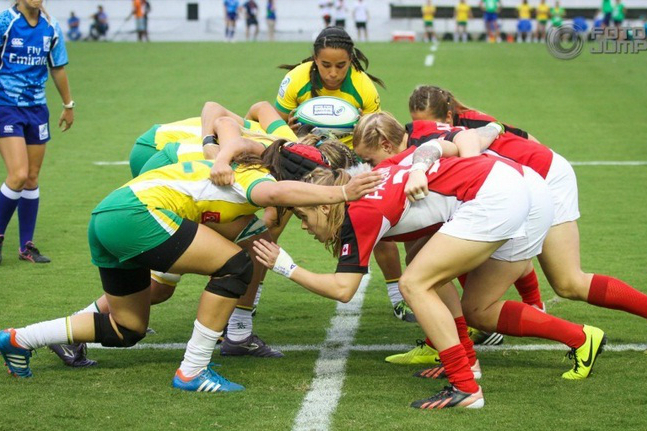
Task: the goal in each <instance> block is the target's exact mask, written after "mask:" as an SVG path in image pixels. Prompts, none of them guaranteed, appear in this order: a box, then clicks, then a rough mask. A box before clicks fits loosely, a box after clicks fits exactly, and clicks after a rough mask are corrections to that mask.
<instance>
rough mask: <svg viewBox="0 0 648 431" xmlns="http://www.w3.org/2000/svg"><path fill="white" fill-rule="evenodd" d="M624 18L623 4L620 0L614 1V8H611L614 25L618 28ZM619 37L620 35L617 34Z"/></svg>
mask: <svg viewBox="0 0 648 431" xmlns="http://www.w3.org/2000/svg"><path fill="white" fill-rule="evenodd" d="M624 20H625V5H624V4H623V3H621V0H616V1H615V3H614V8H613V9H612V21H614V26H615V27H616V28H620V27H621V26H622V25H623V21H624ZM619 38H621V35H620V34H619Z"/></svg>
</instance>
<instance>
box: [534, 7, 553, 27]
mask: <svg viewBox="0 0 648 431" xmlns="http://www.w3.org/2000/svg"><path fill="white" fill-rule="evenodd" d="M550 10H551V8H550V7H549V5H548V4H546V3H540V4H539V5H538V6H537V7H536V19H537V20H538V21H540V22H541V23H545V22H547V21H548V20H549V11H550Z"/></svg>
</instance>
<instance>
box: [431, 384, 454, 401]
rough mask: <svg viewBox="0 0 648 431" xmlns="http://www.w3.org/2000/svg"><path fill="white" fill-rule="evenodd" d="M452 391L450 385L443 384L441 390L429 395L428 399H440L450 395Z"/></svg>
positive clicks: (452, 388)
mask: <svg viewBox="0 0 648 431" xmlns="http://www.w3.org/2000/svg"><path fill="white" fill-rule="evenodd" d="M453 393H454V387H452V385H450V386H444V387H443V389H441V392H439V393H438V394H436V395H434V396H432V397H430V398H429V400H430V401H432V400H434V401H436V400H440V399H443V398H446V397H451V396H452V394H453Z"/></svg>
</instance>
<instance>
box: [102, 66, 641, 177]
mask: <svg viewBox="0 0 648 431" xmlns="http://www.w3.org/2000/svg"><path fill="white" fill-rule="evenodd" d="M428 62H429V63H430V64H428ZM433 64H434V55H432V54H429V55H428V56H427V57H425V65H426V66H432V65H433ZM569 163H570V164H571V165H572V166H645V165H646V161H645V160H630V161H615V160H598V161H597V160H595V161H589V162H569ZM92 164H93V165H96V166H122V165H128V164H129V161H128V160H120V161H117V162H92Z"/></svg>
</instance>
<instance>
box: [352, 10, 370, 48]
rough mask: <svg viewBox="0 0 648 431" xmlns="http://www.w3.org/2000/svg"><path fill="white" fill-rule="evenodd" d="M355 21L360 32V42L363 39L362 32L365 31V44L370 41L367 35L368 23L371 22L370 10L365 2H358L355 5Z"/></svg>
mask: <svg viewBox="0 0 648 431" xmlns="http://www.w3.org/2000/svg"><path fill="white" fill-rule="evenodd" d="M353 20H354V21H355V25H356V29H357V30H358V42H359V41H360V40H361V39H362V30H364V37H365V42H367V41H368V40H369V34H368V33H367V22H368V21H369V8H367V4H366V3H365V2H364V1H363V0H357V1H356V2H355V4H354V5H353Z"/></svg>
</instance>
